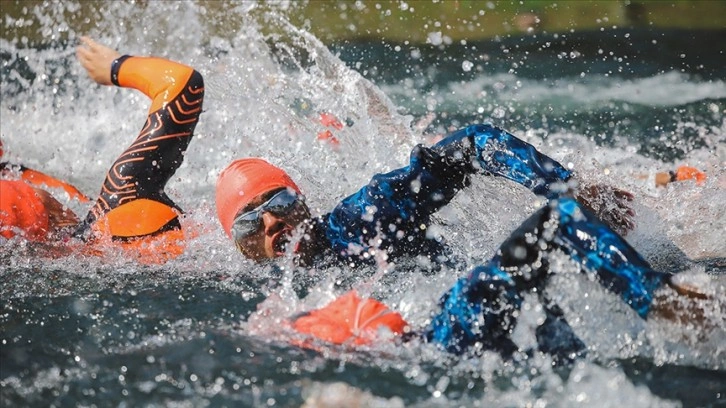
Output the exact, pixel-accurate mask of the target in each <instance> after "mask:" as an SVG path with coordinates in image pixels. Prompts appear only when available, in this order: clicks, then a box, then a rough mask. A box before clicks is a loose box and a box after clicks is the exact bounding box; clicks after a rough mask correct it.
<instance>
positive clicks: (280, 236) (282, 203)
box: [232, 188, 310, 262]
mask: <svg viewBox="0 0 726 408" xmlns="http://www.w3.org/2000/svg"><path fill="white" fill-rule="evenodd" d="M309 218H310V211H309V210H308V207H307V206H306V205H305V202H304V198H303V196H302V195H300V194H298V193H296V192H295V191H293V190H292V189H289V188H282V189H277V190H272V191H269V192H267V193H263V194H260V195H259V196H257V197H255V199H253V200H252V201H251V202H250V203H249V204H248V205H247V206H245V207H244V208H242V210H240V211H239V213H237V217H236V218H235V221H234V223H233V224H232V238H233V239H234V241H235V244H236V245H237V248H239V250H240V251H241V252H242V253H243V254H244V255H245V256H247V257H248V258H251V259H253V260H255V261H258V262H259V261H262V260H265V259H271V258H276V257H278V256H281V255H284V253H285V250H286V247H287V244H288V243H289V242H290V237H291V235H292V234H293V233H294V232H295V230H296V228H297V227H298V225H300V224H301V223H303V222H304V221H305V220H307V219H309Z"/></svg>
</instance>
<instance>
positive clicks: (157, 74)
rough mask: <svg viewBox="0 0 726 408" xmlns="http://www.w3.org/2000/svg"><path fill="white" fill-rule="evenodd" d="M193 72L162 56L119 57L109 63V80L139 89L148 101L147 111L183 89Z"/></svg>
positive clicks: (164, 104) (118, 84) (119, 84)
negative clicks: (149, 99) (150, 101)
mask: <svg viewBox="0 0 726 408" xmlns="http://www.w3.org/2000/svg"><path fill="white" fill-rule="evenodd" d="M193 72H194V69H192V68H191V67H188V66H186V65H183V64H180V63H177V62H173V61H169V60H165V59H162V58H156V57H135V56H123V57H120V58H118V59H116V60H114V62H113V63H112V66H111V80H112V82H113V83H114V84H115V85H117V86H121V87H126V88H134V89H138V90H139V91H141V92H143V93H144V95H146V96H148V97H149V98H151V100H152V104H151V107H150V108H149V112H155V111H157V110H159V109H160V108H162V107H164V106H166V104H168V103H169V102H171V101H172V100H173V99H174V98H176V97H177V96H179V94H181V93H182V91H184V88H185V87H186V86H187V82H188V81H189V79H190V77H191V76H192V73H193Z"/></svg>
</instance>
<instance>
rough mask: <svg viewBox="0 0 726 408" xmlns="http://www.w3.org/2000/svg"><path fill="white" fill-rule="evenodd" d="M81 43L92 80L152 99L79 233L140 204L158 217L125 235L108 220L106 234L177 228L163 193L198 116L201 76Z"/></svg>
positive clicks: (82, 58)
mask: <svg viewBox="0 0 726 408" xmlns="http://www.w3.org/2000/svg"><path fill="white" fill-rule="evenodd" d="M82 41H83V45H82V46H80V47H79V48H78V51H77V56H78V59H79V61H80V62H81V64H82V65H83V67H84V68H85V69H86V70H87V71H88V74H89V76H90V77H91V78H92V79H93V80H94V81H96V82H97V83H99V84H102V85H111V84H114V85H117V86H120V87H127V88H134V89H138V90H140V91H141V92H143V93H144V94H145V95H147V96H148V97H149V98H151V100H152V103H151V107H150V108H149V115H148V117H147V119H146V123H145V124H144V126H143V128H142V129H141V132H140V133H139V136H138V137H137V138H136V140H134V142H133V143H132V144H131V146H129V147H128V148H127V149H126V151H124V152H123V153H122V154H121V155H120V156H119V157H118V158H117V159H116V161H115V162H114V163H113V165H112V166H111V168H110V169H109V171H108V173H107V175H106V179H105V181H104V183H103V186H102V188H101V192H100V194H99V197H98V199H97V201H96V203H95V205H94V206H93V208H92V209H91V211H90V212H89V213H88V215H87V216H86V219H85V221H84V223H83V225H82V227H81V229H80V230H79V232H82V233H83V232H85V230H87V229H88V227H90V226H92V225H93V224H94V223H96V222H97V221H98V220H99V219H101V218H102V217H106V216H107V215H109V213H110V212H111V211H113V210H116V209H117V208H120V207H122V206H126V208H125V209H124V211H123V212H124V213H127V212H129V211H130V212H131V213H132V214H133V213H140V207H139V208H136V207H137V206H139V205H140V204H143V207H144V208H145V209H150V210H149V211H151V212H153V213H154V214H156V215H155V216H153V217H151V218H150V219H146V220H144V221H143V222H138V223H137V225H136V226H135V227H134V228H130V229H129V228H122V229H123V231H121V228H114V224H115V223H116V221H118V222H119V223H120V220H121V218H123V217H121V218H119V219H118V220H116V221H114V220H110V221H111V222H110V224H111V225H110V231H107V232H110V233H111V235H113V236H120V237H130V236H143V235H148V234H151V233H154V232H157V231H158V230H160V229H166V228H178V220H177V218H176V216H177V215H178V214H179V213H181V209H180V208H179V207H178V206H177V205H176V204H175V203H174V202H173V201H172V200H171V199H170V198H169V197H168V196H167V195H166V193H164V187H165V186H166V183H167V182H168V181H169V179H170V178H171V176H172V175H173V174H174V173H175V172H176V170H177V169H178V168H179V166H180V165H181V163H182V161H183V159H184V152H185V151H186V149H187V147H188V145H189V142H190V141H191V138H192V135H193V132H194V128H195V127H196V124H197V122H198V120H199V115H200V114H201V112H202V101H203V99H204V81H203V79H202V76H201V74H199V73H198V72H197V71H195V70H194V69H192V68H190V67H188V66H186V65H182V64H179V63H176V62H172V61H168V60H165V59H161V58H153V57H135V56H127V55H124V56H120V55H119V53H118V52H116V51H114V50H112V49H110V48H108V47H105V46H103V45H100V44H98V43H96V42H94V41H92V40H90V39H88V38H85V37H84V38H83V39H82ZM139 200H144V201H143V202H139ZM132 203H133V204H132ZM127 205H128V206H127ZM149 211H144V214H146V213H148V212H149ZM117 213H119V214H120V213H121V212H117ZM127 215H128V214H126V215H124V216H127ZM135 215H139V214H135ZM106 224H109V223H106Z"/></svg>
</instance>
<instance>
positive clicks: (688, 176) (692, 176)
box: [655, 166, 706, 187]
mask: <svg viewBox="0 0 726 408" xmlns="http://www.w3.org/2000/svg"><path fill="white" fill-rule="evenodd" d="M686 180H693V181H695V182H696V184H698V185H699V186H700V185H703V183H704V182H705V181H706V173H704V172H702V171H701V170H699V169H697V168H695V167H691V166H678V168H676V169H675V170H673V171H669V172H667V173H666V172H659V173H656V174H655V185H656V186H658V187H665V186H666V185H667V184H669V183H673V182H675V181H686Z"/></svg>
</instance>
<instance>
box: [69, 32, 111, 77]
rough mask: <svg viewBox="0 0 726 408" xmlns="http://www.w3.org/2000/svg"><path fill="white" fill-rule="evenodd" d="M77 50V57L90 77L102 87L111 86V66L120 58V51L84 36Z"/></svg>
mask: <svg viewBox="0 0 726 408" xmlns="http://www.w3.org/2000/svg"><path fill="white" fill-rule="evenodd" d="M80 40H81V44H80V45H79V46H78V47H77V48H76V57H77V58H78V61H79V62H80V63H81V65H82V66H83V68H84V69H85V70H86V72H88V76H90V77H91V79H93V80H94V81H96V82H97V83H99V84H101V85H111V64H112V63H113V61H114V60H115V59H116V58H118V57H120V56H121V54H119V53H118V51H116V50H114V49H112V48H109V47H106V46H105V45H102V44H99V43H97V42H95V41H93V40H92V39H91V38H89V37H86V36H83V37H81V38H80Z"/></svg>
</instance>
